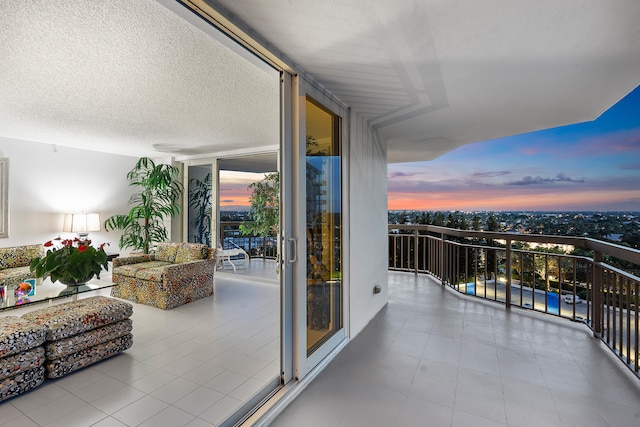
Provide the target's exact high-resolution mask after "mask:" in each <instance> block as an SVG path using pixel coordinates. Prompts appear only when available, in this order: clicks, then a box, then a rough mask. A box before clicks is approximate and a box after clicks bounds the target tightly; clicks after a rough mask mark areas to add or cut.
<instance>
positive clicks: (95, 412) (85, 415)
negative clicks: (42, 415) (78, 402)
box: [46, 405, 108, 427]
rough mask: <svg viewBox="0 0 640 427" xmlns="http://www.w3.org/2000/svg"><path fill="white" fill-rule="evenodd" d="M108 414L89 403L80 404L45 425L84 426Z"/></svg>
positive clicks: (49, 426) (61, 426)
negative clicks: (78, 406) (80, 405)
mask: <svg viewBox="0 0 640 427" xmlns="http://www.w3.org/2000/svg"><path fill="white" fill-rule="evenodd" d="M107 416H108V415H107V414H105V413H104V412H102V411H100V410H99V409H96V408H94V407H93V406H91V405H85V406H82V407H80V408H78V409H76V410H74V411H71V412H68V413H66V414H65V415H64V416H62V417H60V418H58V419H57V420H55V421H54V422H52V423H48V424H46V426H47V427H86V426H92V425H94V424H95V423H97V422H99V421H101V420H103V419H105V418H106V417H107Z"/></svg>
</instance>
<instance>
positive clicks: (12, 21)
mask: <svg viewBox="0 0 640 427" xmlns="http://www.w3.org/2000/svg"><path fill="white" fill-rule="evenodd" d="M161 3H162V4H161ZM207 3H209V4H211V5H213V6H214V7H215V8H216V9H217V10H219V11H221V12H222V13H223V14H224V15H225V16H227V17H229V18H230V19H231V20H232V21H234V22H235V23H236V24H238V25H239V26H240V27H241V28H245V29H251V30H250V33H251V35H252V36H253V37H254V38H255V39H256V40H259V41H261V42H262V43H264V45H266V46H269V48H270V50H273V51H276V52H278V53H279V56H281V57H282V58H283V59H284V60H285V61H286V62H287V63H289V64H290V65H291V66H292V67H293V68H294V69H296V70H299V71H301V72H302V73H304V74H307V75H309V76H311V77H312V78H313V79H315V80H316V81H317V82H318V83H320V84H321V85H323V86H324V87H326V88H327V89H329V90H330V91H331V92H333V93H334V94H335V95H336V96H338V97H339V98H340V99H341V100H343V101H344V102H345V103H346V104H347V105H349V106H351V107H352V111H353V112H354V113H356V114H359V115H361V116H362V117H364V118H366V119H368V120H369V121H370V122H371V123H372V124H373V125H374V126H375V127H376V128H377V130H378V132H379V134H380V136H381V138H382V140H383V141H384V142H386V143H387V145H388V159H389V161H390V162H401V161H417V160H429V159H432V158H434V157H437V156H439V155H441V154H443V153H445V152H447V151H450V150H452V149H454V148H455V147H458V146H460V145H463V144H467V143H471V142H476V141H481V140H485V139H491V138H497V137H503V136H508V135H513V134H518V133H523V132H529V131H533V130H538V129H545V128H550V127H555V126H561V125H565V124H571V123H577V122H582V121H588V120H593V119H595V118H597V117H598V116H599V115H600V114H601V113H602V112H604V111H606V110H607V109H608V108H609V107H610V106H611V105H613V104H614V103H616V102H617V101H618V100H619V99H621V98H622V97H624V96H625V95H626V94H627V93H629V92H630V91H631V90H633V89H634V88H635V87H636V86H638V85H639V84H640V26H638V22H640V2H638V1H637V0H615V1H613V0H611V1H602V0H563V1H558V0H539V1H535V2H533V1H529V2H524V1H518V2H515V1H511V0H493V1H483V2H479V1H477V0H459V1H456V2H448V1H442V0H404V1H381V0H380V1H376V0H368V1H365V0H363V1H357V2H356V1H354V2H345V1H340V0H323V1H321V2H320V1H317V0H296V1H295V2H292V1H290V0H210V1H207ZM165 6H169V7H168V8H167V7H165ZM177 7H179V8H181V7H182V6H179V5H178V3H177V2H173V1H171V0H158V1H154V0H140V1H135V2H131V1H127V0H113V1H109V2H93V1H89V0H78V1H74V2H68V1H61V2H50V1H45V0H40V1H30V2H22V1H19V0H3V2H2V3H0V93H1V94H2V96H0V137H8V138H12V139H18V140H21V139H22V140H33V141H40V142H47V143H55V144H58V145H67V146H75V147H82V148H88V149H96V150H100V151H110V152H116V153H121V154H128V155H135V156H137V155H153V154H156V155H158V154H165V155H174V156H198V155H203V154H206V153H210V152H244V151H249V150H252V149H256V148H257V149H258V150H268V149H270V148H271V149H272V148H273V147H276V146H277V144H278V118H277V114H278V105H277V97H278V85H277V74H276V73H275V72H273V71H271V70H269V69H268V68H266V67H264V66H258V67H256V66H254V65H253V64H255V63H256V61H253V63H251V62H249V61H246V60H244V59H241V57H240V55H238V54H237V53H234V52H235V51H237V48H235V47H234V46H232V44H229V43H228V42H224V41H222V42H220V41H216V40H215V39H214V37H215V36H214V37H212V34H206V35H205V31H206V32H208V33H212V31H211V30H203V28H205V27H204V26H200V27H198V28H196V26H194V25H192V24H191V23H188V22H187V20H186V19H183V17H179V16H178V15H177V14H176V13H174V12H173V11H171V10H169V9H176V8H177ZM187 15H188V14H187ZM220 40H222V39H220ZM245 57H246V55H245Z"/></svg>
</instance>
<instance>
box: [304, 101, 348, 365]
mask: <svg viewBox="0 0 640 427" xmlns="http://www.w3.org/2000/svg"><path fill="white" fill-rule="evenodd" d="M340 126H341V124H340V117H339V116H337V115H335V114H333V113H331V112H330V111H328V110H326V109H325V108H323V107H322V106H321V105H320V104H318V103H317V102H315V101H314V100H312V99H310V98H307V101H306V156H305V159H306V175H307V176H306V245H307V248H306V249H307V250H306V253H307V259H306V261H307V274H306V284H307V298H306V300H307V356H308V355H310V354H312V353H313V352H314V351H315V350H316V349H318V348H319V347H321V346H322V344H323V343H325V342H326V341H327V340H329V339H330V338H331V337H332V336H334V335H335V334H336V333H337V332H338V331H339V330H341V329H342V264H341V260H342V156H341V129H340Z"/></svg>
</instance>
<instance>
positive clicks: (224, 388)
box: [205, 371, 249, 394]
mask: <svg viewBox="0 0 640 427" xmlns="http://www.w3.org/2000/svg"><path fill="white" fill-rule="evenodd" d="M248 379H249V377H247V376H246V375H241V374H238V373H235V372H231V371H225V372H223V373H221V374H220V375H218V376H216V377H215V378H213V379H212V380H211V381H208V382H207V383H206V384H205V387H209V388H210V389H213V390H216V391H219V392H220V393H224V394H229V393H230V392H231V391H232V390H234V389H236V388H237V387H238V386H240V384H242V383H244V382H245V381H247V380H248Z"/></svg>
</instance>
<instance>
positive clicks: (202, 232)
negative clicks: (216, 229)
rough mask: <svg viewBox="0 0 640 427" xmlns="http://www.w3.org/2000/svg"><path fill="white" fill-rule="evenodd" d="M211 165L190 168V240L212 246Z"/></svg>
mask: <svg viewBox="0 0 640 427" xmlns="http://www.w3.org/2000/svg"><path fill="white" fill-rule="evenodd" d="M211 170H212V167H211V165H198V166H189V186H188V197H189V212H188V219H189V220H188V224H189V230H188V233H187V235H188V240H189V242H190V243H204V244H206V245H208V246H211V215H212V214H213V209H212V207H213V198H212V194H213V193H212V187H211V185H212V184H211Z"/></svg>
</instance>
